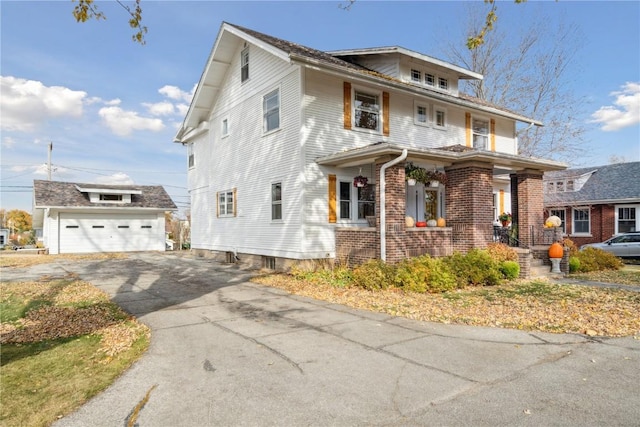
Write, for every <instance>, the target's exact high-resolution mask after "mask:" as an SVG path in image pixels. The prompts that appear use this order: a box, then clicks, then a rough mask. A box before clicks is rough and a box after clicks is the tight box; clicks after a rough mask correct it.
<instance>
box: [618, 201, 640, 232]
mask: <svg viewBox="0 0 640 427" xmlns="http://www.w3.org/2000/svg"><path fill="white" fill-rule="evenodd" d="M639 209H640V206H629V207H626V206H625V207H618V209H617V210H618V212H617V214H618V218H617V219H616V228H617V230H616V233H629V232H631V231H638V230H639V228H638V222H639V220H640V218H639V217H638V210H639Z"/></svg>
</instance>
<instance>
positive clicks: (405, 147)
mask: <svg viewBox="0 0 640 427" xmlns="http://www.w3.org/2000/svg"><path fill="white" fill-rule="evenodd" d="M461 79H482V75H480V74H478V73H475V72H473V71H470V70H466V69H464V68H461V67H458V66H456V65H453V64H449V63H446V62H444V61H441V60H438V59H434V58H431V57H429V56H426V55H423V54H421V53H417V52H413V51H410V50H407V49H404V48H401V47H384V48H367V49H353V50H342V51H335V52H322V51H318V50H315V49H312V48H308V47H305V46H301V45H298V44H296V43H292V42H288V41H285V40H281V39H278V38H275V37H272V36H268V35H265V34H262V33H259V32H256V31H253V30H249V29H246V28H242V27H239V26H236V25H232V24H229V23H223V24H222V26H221V28H220V32H219V33H218V36H217V38H216V40H215V43H214V46H213V49H212V51H211V54H210V55H209V58H208V60H207V63H206V66H205V69H204V71H203V73H202V76H201V78H200V81H199V83H198V86H197V88H196V91H195V95H194V97H193V100H192V102H191V105H190V108H189V111H188V113H187V115H186V117H185V119H184V122H183V124H182V126H181V127H180V129H179V130H178V133H177V135H176V137H175V141H176V142H179V143H182V144H183V145H185V146H186V150H187V153H188V170H189V175H188V183H189V184H188V185H189V192H190V195H191V220H192V235H191V236H192V237H191V247H192V249H194V250H196V251H200V252H201V253H206V254H213V255H214V256H217V257H219V258H220V259H222V260H225V259H226V260H227V261H234V260H240V261H241V262H249V263H251V264H252V265H254V266H264V267H268V268H278V269H280V268H286V267H287V266H288V265H289V263H290V262H296V261H301V260H317V259H329V260H336V259H337V260H341V261H345V262H349V263H357V262H361V261H364V260H366V259H369V258H382V259H384V260H387V261H391V262H396V261H398V260H400V259H402V258H404V257H407V256H414V255H419V254H423V253H429V254H432V255H445V254H448V253H451V252H452V251H453V250H468V249H469V248H473V247H482V246H484V245H486V243H487V242H489V241H491V239H492V235H493V225H494V222H495V220H496V218H497V216H498V215H499V214H500V213H501V212H504V211H510V212H512V214H513V222H514V225H515V224H518V225H519V229H520V230H526V229H528V227H531V226H533V225H536V224H537V225H541V224H542V214H543V206H542V174H543V172H544V171H552V170H562V169H564V168H565V167H566V166H565V165H564V164H560V163H556V162H552V161H548V160H542V159H531V158H525V157H521V156H518V154H517V153H518V143H517V137H516V126H517V124H518V123H524V124H526V125H530V126H540V125H542V123H539V122H538V121H536V120H534V119H531V118H527V117H524V116H522V115H520V114H518V113H515V112H512V111H508V110H506V109H504V108H500V107H498V106H495V105H490V104H488V103H486V102H483V101H481V100H479V99H476V98H473V97H470V96H468V95H464V94H463V93H460V92H459V91H458V83H459V81H460V80H461ZM407 163H411V164H413V165H417V166H420V167H423V168H425V169H426V170H428V171H440V172H444V173H445V174H446V177H447V179H446V182H444V183H442V182H441V183H431V184H430V185H425V184H422V183H418V184H415V185H409V184H408V183H407V182H406V181H405V165H406V164H407ZM355 177H365V178H366V181H367V182H366V185H363V186H362V187H359V186H357V185H356V184H357V183H356V182H355V181H354V178H355ZM406 217H411V218H412V219H413V221H407V220H406ZM437 218H444V219H445V220H446V226H445V227H410V225H411V223H412V222H419V223H422V222H423V221H426V220H429V219H437ZM420 225H421V224H420ZM441 225H442V224H441ZM527 234H528V233H526V232H523V233H521V234H520V244H521V246H526V245H527Z"/></svg>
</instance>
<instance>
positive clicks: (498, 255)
mask: <svg viewBox="0 0 640 427" xmlns="http://www.w3.org/2000/svg"><path fill="white" fill-rule="evenodd" d="M487 252H488V253H489V255H490V256H491V258H493V259H494V260H496V261H498V262H503V261H518V253H517V252H516V250H515V249H513V248H512V247H509V246H508V245H506V244H504V243H489V244H488V245H487Z"/></svg>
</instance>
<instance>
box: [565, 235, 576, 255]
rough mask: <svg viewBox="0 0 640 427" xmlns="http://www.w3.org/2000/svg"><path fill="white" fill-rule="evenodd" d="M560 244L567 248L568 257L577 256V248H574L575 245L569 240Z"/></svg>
mask: <svg viewBox="0 0 640 427" xmlns="http://www.w3.org/2000/svg"><path fill="white" fill-rule="evenodd" d="M562 244H563V246H564V247H565V248H569V256H570V257H572V256H575V255H577V254H578V246H576V244H575V243H573V240H571V239H564V240H563V241H562Z"/></svg>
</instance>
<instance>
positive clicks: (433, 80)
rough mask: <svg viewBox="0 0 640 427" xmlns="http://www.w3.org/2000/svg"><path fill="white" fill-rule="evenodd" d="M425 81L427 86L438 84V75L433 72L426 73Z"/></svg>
mask: <svg viewBox="0 0 640 427" xmlns="http://www.w3.org/2000/svg"><path fill="white" fill-rule="evenodd" d="M424 83H425V84H426V85H427V86H435V85H436V77H435V76H434V75H433V74H425V75H424Z"/></svg>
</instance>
